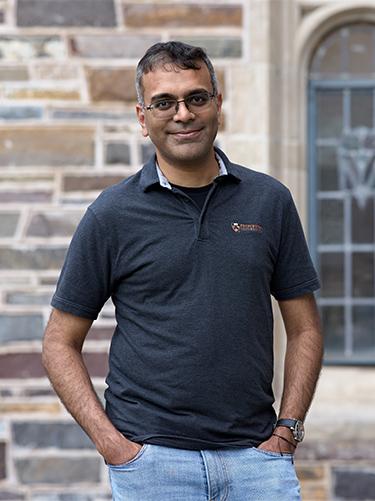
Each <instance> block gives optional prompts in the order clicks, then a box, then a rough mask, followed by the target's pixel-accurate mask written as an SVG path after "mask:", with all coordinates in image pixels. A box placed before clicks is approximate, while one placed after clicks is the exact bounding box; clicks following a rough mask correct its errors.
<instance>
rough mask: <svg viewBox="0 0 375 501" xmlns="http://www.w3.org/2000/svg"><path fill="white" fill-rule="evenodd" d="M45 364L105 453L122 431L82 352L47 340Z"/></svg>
mask: <svg viewBox="0 0 375 501" xmlns="http://www.w3.org/2000/svg"><path fill="white" fill-rule="evenodd" d="M43 363H44V366H45V368H46V371H47V373H48V376H49V378H50V381H51V383H52V385H53V387H54V389H55V391H56V393H57V395H58V396H59V397H60V399H61V401H62V402H63V404H64V405H65V407H66V408H67V410H68V411H69V412H70V414H71V415H72V416H73V417H74V419H75V420H76V421H77V422H78V424H79V425H80V426H81V427H82V428H83V429H84V430H85V432H86V433H87V434H88V436H89V437H90V438H91V440H92V441H93V442H94V444H95V446H96V447H97V449H98V451H99V452H100V453H105V450H106V449H108V447H109V442H111V441H114V440H115V439H116V438H118V437H117V435H118V433H119V432H118V431H117V430H116V428H115V427H114V426H113V425H112V423H111V422H110V420H109V419H108V417H107V415H106V414H105V412H104V409H103V406H102V404H101V402H100V401H99V399H98V396H97V395H96V393H95V390H94V388H93V385H92V383H91V380H90V377H89V374H88V372H87V368H86V366H85V364H84V361H83V358H82V354H81V353H80V352H79V351H77V350H76V348H74V347H71V346H66V345H64V344H62V343H59V342H53V341H50V342H46V343H45V345H44V350H43Z"/></svg>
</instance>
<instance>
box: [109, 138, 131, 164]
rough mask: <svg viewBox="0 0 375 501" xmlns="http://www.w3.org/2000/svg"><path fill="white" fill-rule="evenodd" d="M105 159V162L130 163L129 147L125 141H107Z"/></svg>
mask: <svg viewBox="0 0 375 501" xmlns="http://www.w3.org/2000/svg"><path fill="white" fill-rule="evenodd" d="M105 161H106V163H107V164H110V165H112V164H127V165H129V164H130V147H129V145H128V144H126V143H108V144H107V150H106V156H105Z"/></svg>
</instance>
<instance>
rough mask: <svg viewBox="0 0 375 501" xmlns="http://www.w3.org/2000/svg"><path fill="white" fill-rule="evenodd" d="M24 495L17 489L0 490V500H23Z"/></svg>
mask: <svg viewBox="0 0 375 501" xmlns="http://www.w3.org/2000/svg"><path fill="white" fill-rule="evenodd" d="M25 499H26V495H25V494H23V493H21V492H19V491H13V490H12V491H10V490H8V489H7V490H0V501H24V500H25Z"/></svg>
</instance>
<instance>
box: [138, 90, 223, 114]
mask: <svg viewBox="0 0 375 501" xmlns="http://www.w3.org/2000/svg"><path fill="white" fill-rule="evenodd" d="M199 94H207V95H208V96H209V100H210V101H212V99H213V98H214V97H217V93H216V92H211V93H210V92H208V91H203V90H202V91H197V92H192V93H191V94H188V95H187V96H186V97H184V98H183V99H174V98H164V99H165V101H174V102H175V103H176V106H175V112H174V114H173V115H171V117H172V116H174V115H176V114H177V113H178V110H179V104H180V103H184V105H185V107H186V109H187V110H188V111H189V112H190V113H194V112H192V111H191V110H190V108H189V106H188V105H187V103H186V99H188V98H189V97H192V96H196V95H199ZM162 100H163V99H160V101H162ZM157 102H158V101H156V102H155V103H151V104H149V105H148V106H146V105H143V109H144V110H147V111H151V112H152V110H153V109H154V107H155V105H156V103H157ZM207 104H208V102H207ZM166 111H169V110H166ZM194 114H195V113H194ZM160 118H162V117H160Z"/></svg>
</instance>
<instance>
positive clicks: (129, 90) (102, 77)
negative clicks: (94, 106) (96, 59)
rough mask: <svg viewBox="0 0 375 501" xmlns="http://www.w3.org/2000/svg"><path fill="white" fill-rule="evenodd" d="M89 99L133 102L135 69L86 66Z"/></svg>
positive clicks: (134, 99) (134, 100)
mask: <svg viewBox="0 0 375 501" xmlns="http://www.w3.org/2000/svg"><path fill="white" fill-rule="evenodd" d="M86 76H87V80H88V85H89V91H90V96H91V100H92V101H94V102H100V101H120V102H127V103H134V102H136V101H137V94H136V92H135V83H134V82H135V71H134V69H133V68H131V69H130V68H87V69H86Z"/></svg>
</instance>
